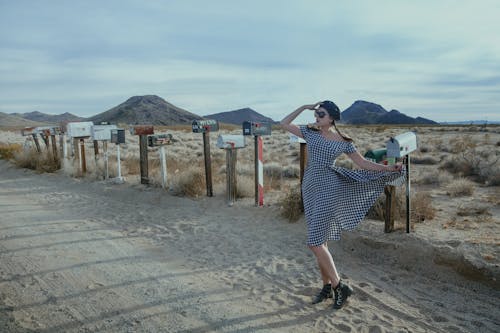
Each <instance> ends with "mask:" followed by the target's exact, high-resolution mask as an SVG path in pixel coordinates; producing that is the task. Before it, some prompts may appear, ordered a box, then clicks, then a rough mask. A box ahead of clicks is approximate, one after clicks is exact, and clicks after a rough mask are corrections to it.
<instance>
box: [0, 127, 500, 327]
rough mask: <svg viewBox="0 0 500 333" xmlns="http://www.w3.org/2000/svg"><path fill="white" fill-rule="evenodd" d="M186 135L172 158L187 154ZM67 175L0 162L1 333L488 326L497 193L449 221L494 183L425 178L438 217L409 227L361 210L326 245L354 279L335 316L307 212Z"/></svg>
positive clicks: (494, 315) (492, 308)
mask: <svg viewBox="0 0 500 333" xmlns="http://www.w3.org/2000/svg"><path fill="white" fill-rule="evenodd" d="M492 135H493V134H492ZM494 135H497V136H498V133H495V134H494ZM186 136H189V138H191V137H192V138H191V139H189V140H192V141H189V140H188V139H185V140H183V141H184V142H185V147H180V148H176V149H178V154H179V155H178V156H179V159H180V158H181V157H182V156H183V155H185V153H183V152H185V149H191V148H192V149H198V148H196V145H197V142H198V141H199V139H200V138H199V137H196V136H193V135H192V134H191V133H188V134H186ZM1 137H2V140H1V141H3V142H19V143H22V142H23V140H24V139H23V138H22V137H20V136H19V134H18V133H14V132H3V133H2V136H1ZM273 140H276V141H277V143H278V146H280V142H281V141H283V140H284V141H286V140H287V137H286V136H283V138H280V137H278V138H277V139H274V136H273V139H271V140H269V139H267V141H266V143H267V144H268V145H271V144H273ZM280 140H281V141H280ZM491 140H493V141H495V140H497V139H496V136H495V137H494V138H493V139H491ZM213 141H215V140H213ZM493 141H492V142H493ZM198 146H199V144H198ZM132 149H135V148H134V145H133V142H132V143H129V148H128V150H132ZM169 149H170V150H169V154H172V153H174V149H173V148H169ZM280 149H281V148H280ZM198 150H199V149H198ZM125 153H127V149H125ZM214 153H218V154H219V155H220V152H214ZM248 155H251V154H248ZM196 156H197V157H198V158H199V157H200V154H199V153H198V154H196ZM291 156H292V157H293V156H295V157H296V155H291ZM239 158H245V155H243V154H240V155H239ZM182 163H185V162H182ZM274 163H278V162H274ZM283 163H285V162H283ZM278 166H279V165H278ZM282 166H287V164H286V163H285V164H282ZM415 168H416V169H419V168H420V169H419V170H416V171H417V172H419V173H422V172H423V171H422V170H424V171H425V168H435V166H422V165H418V166H415ZM72 175H73V173H71V172H70V173H68V172H67V170H64V171H63V170H61V171H60V172H57V173H55V174H38V173H35V172H33V171H30V170H25V169H19V168H16V167H14V166H13V165H12V164H11V163H9V162H7V161H4V160H0V332H373V333H374V332H498V331H500V319H499V318H500V283H499V280H498V279H499V278H500V269H499V258H500V251H499V246H498V245H499V238H498V237H499V236H498V234H499V233H498V231H499V230H498V228H499V221H498V219H499V216H498V210H499V205H498V202H497V203H492V204H491V207H490V208H489V211H490V212H491V214H492V215H482V216H480V218H476V217H474V216H465V217H459V218H457V217H456V216H455V214H456V211H457V209H458V208H460V207H461V206H467V205H471V204H473V203H477V202H488V200H489V201H490V202H491V201H492V200H494V198H497V199H496V200H497V201H498V187H494V186H493V187H478V188H477V189H476V192H475V194H474V195H473V196H470V197H464V198H459V199H450V197H449V196H448V195H447V194H446V189H444V188H439V187H438V188H433V189H432V192H431V193H432V197H433V200H434V205H435V206H436V208H437V211H438V212H437V216H436V218H435V219H434V220H432V221H425V222H424V223H419V224H417V225H415V227H414V229H413V230H412V232H411V233H409V234H407V233H405V232H404V230H402V229H398V230H396V231H395V232H393V233H390V234H386V233H384V232H383V222H381V221H375V220H370V219H365V220H364V221H363V223H362V224H361V226H360V227H359V228H358V229H356V230H355V231H353V232H347V233H344V234H343V237H342V240H341V241H340V242H331V243H330V244H329V246H330V250H331V252H332V253H333V256H334V259H335V262H336V265H337V268H338V269H339V271H340V272H341V275H342V278H343V279H344V280H345V281H346V282H347V283H349V284H350V285H351V286H352V287H353V288H354V294H353V296H352V297H351V298H350V299H349V302H348V303H347V305H346V306H345V307H344V308H343V309H341V310H333V308H332V301H331V300H329V301H327V302H324V303H320V304H317V305H311V300H312V297H313V295H315V294H316V293H317V292H318V291H319V289H320V287H321V281H320V280H319V274H318V271H317V267H316V263H315V259H314V257H313V255H312V253H311V252H310V251H309V250H308V249H307V247H306V246H305V240H306V236H305V224H304V220H303V218H301V219H300V220H299V221H298V222H296V223H290V222H288V221H287V220H285V219H283V218H282V217H281V216H280V212H279V206H278V205H277V204H276V202H277V200H276V198H274V197H273V196H272V195H273V194H268V196H267V197H266V205H265V207H254V205H253V200H254V199H253V198H252V197H246V198H243V199H240V200H238V201H236V203H235V204H234V205H233V206H232V207H229V206H228V205H227V203H226V201H225V196H224V193H223V190H224V187H221V188H219V187H218V188H216V190H215V197H212V198H208V197H204V196H201V197H198V198H195V199H190V198H186V197H178V196H174V195H172V193H171V192H169V191H165V190H164V189H162V188H160V187H158V186H157V185H158V184H157V183H156V184H155V186H146V185H141V184H139V183H138V180H137V176H135V177H134V176H132V175H127V177H128V178H127V181H126V182H125V183H123V184H115V183H112V182H106V181H102V180H99V179H98V178H99V177H95V175H94V176H91V177H87V178H75V177H73V176H72ZM175 175H176V173H174V174H173V175H172V174H170V177H175ZM425 186H428V185H425V184H424V185H421V186H420V187H421V188H425ZM276 192H279V189H278V190H277V191H276ZM278 194H279V193H278ZM278 194H276V193H275V194H274V195H275V196H278ZM459 206H460V207H459ZM451 217H453V218H451ZM452 222H453V223H452Z"/></svg>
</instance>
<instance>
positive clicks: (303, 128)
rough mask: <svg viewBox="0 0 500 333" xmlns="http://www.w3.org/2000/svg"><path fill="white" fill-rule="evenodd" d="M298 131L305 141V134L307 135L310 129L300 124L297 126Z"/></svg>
mask: <svg viewBox="0 0 500 333" xmlns="http://www.w3.org/2000/svg"><path fill="white" fill-rule="evenodd" d="M299 128H300V132H301V133H302V136H303V137H304V140H306V141H307V136H308V135H309V132H310V131H311V130H310V129H309V128H307V126H305V125H301V126H299Z"/></svg>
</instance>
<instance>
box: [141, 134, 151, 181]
mask: <svg viewBox="0 0 500 333" xmlns="http://www.w3.org/2000/svg"><path fill="white" fill-rule="evenodd" d="M139 158H140V166H141V184H149V176H148V136H147V135H144V134H141V135H139Z"/></svg>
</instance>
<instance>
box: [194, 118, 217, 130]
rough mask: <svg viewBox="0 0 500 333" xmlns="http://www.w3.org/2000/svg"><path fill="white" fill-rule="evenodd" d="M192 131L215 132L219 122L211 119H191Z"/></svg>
mask: <svg viewBox="0 0 500 333" xmlns="http://www.w3.org/2000/svg"><path fill="white" fill-rule="evenodd" d="M192 127H193V133H205V132H217V131H218V130H219V122H218V121H217V120H213V119H204V120H193V124H192Z"/></svg>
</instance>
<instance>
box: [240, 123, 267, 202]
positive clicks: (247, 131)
mask: <svg viewBox="0 0 500 333" xmlns="http://www.w3.org/2000/svg"><path fill="white" fill-rule="evenodd" d="M242 126H243V135H253V137H254V149H255V206H263V205H264V163H263V157H262V153H263V147H262V135H271V124H269V123H257V122H251V121H244V122H243V124H242Z"/></svg>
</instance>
